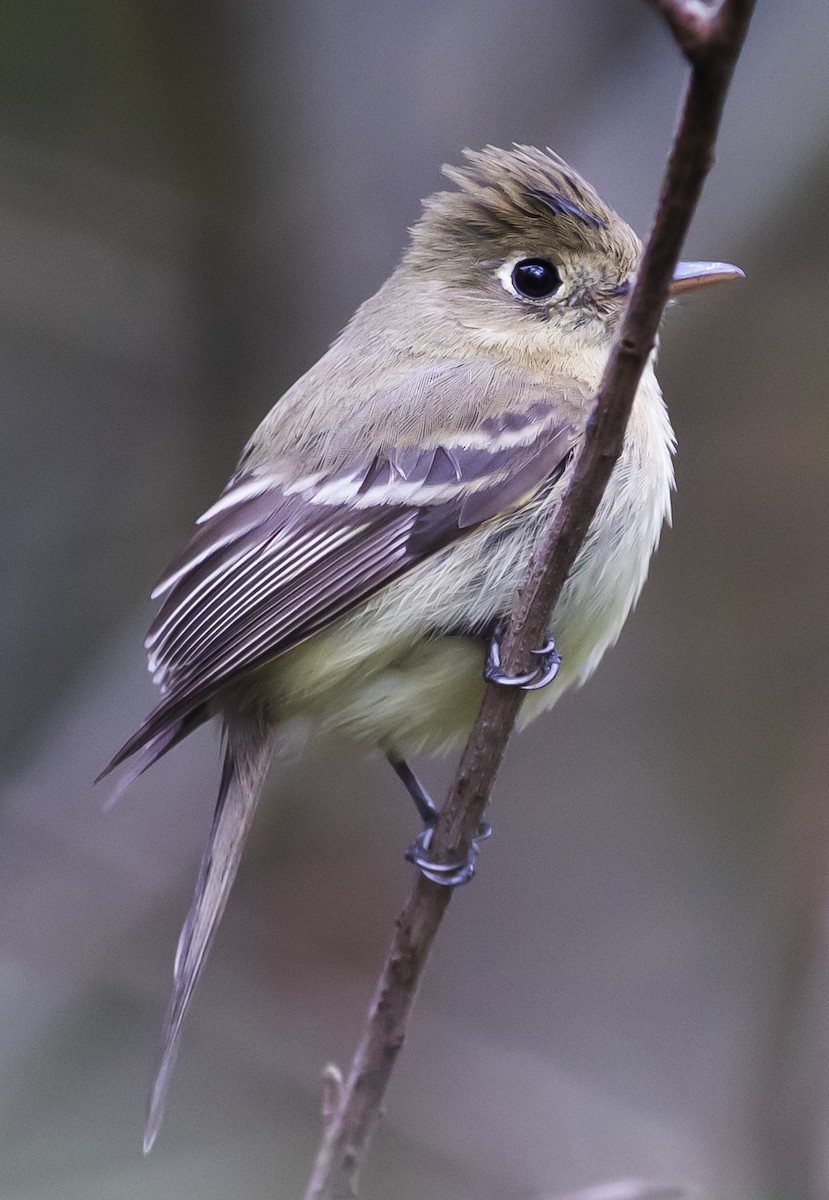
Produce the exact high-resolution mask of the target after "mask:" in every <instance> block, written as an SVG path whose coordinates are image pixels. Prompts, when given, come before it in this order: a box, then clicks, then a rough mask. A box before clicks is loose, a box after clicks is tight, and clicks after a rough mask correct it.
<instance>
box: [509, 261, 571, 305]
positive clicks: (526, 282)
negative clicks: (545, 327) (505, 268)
mask: <svg viewBox="0 0 829 1200" xmlns="http://www.w3.org/2000/svg"><path fill="white" fill-rule="evenodd" d="M512 286H513V287H514V288H515V290H516V292H518V295H519V296H526V297H527V299H528V300H543V299H544V298H545V297H546V296H552V295H553V293H554V292H557V291H558V289H559V288H560V287H561V276H560V275H559V273H558V271H557V270H556V269H555V267H554V266H553V264H552V263H551V262H547V260H546V258H522V259H521V261H520V262H517V263H516V264H515V266H514V267H513V268H512Z"/></svg>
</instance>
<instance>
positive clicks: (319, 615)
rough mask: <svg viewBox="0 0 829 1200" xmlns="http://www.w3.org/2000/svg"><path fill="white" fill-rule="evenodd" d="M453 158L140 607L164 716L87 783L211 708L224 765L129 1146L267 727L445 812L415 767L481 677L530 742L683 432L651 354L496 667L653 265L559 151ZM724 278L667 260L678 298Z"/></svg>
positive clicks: (233, 844) (654, 522)
mask: <svg viewBox="0 0 829 1200" xmlns="http://www.w3.org/2000/svg"><path fill="white" fill-rule="evenodd" d="M464 153H465V156H466V160H467V162H466V164H465V165H464V166H463V167H459V168H455V167H444V174H445V175H446V176H447V177H448V179H449V181H450V183H451V184H452V185H454V186H453V188H452V190H446V191H441V192H438V193H437V194H435V195H433V196H430V197H429V198H428V199H427V200H425V201H424V211H423V214H422V216H421V218H420V220H419V221H418V222H417V224H416V225H415V226H414V228H413V229H412V230H411V240H410V244H409V246H408V249H407V250H406V252H405V253H404V255H403V258H402V261H401V262H400V265H399V266H398V267H397V269H396V270H395V271H394V272H393V274H392V275H391V277H390V278H389V279H388V280H387V281H386V283H384V284H383V286H382V287H381V288H380V290H379V291H378V292H377V293H376V295H374V296H372V297H371V298H370V299H369V300H367V301H366V302H365V303H364V304H363V305H362V306H361V307H360V308H359V309H358V310H357V312H356V313H355V315H354V316H353V318H352V319H351V321H350V322H349V324H348V325H347V327H346V328H345V330H344V331H343V333H342V334H340V336H339V337H338V338H337V340H336V341H335V342H334V343H333V345H332V346H331V348H330V349H329V350H328V351H327V353H325V354H324V355H323V357H322V358H321V359H320V360H319V362H317V363H316V365H315V366H313V367H312V368H311V369H310V370H309V371H308V372H307V373H306V374H305V375H304V376H303V377H302V378H301V379H299V380H298V381H297V382H296V383H295V384H294V385H293V387H291V388H290V389H289V390H288V391H287V392H286V393H285V395H284V396H282V398H281V399H280V400H279V401H278V402H277V403H276V404H275V405H274V407H273V408H272V409H271V411H270V412H269V413H268V415H267V416H266V417H265V419H264V421H263V422H262V423H261V425H260V426H259V428H258V429H257V430H256V432H255V433H254V434H253V436H252V438H251V439H250V441H249V442H248V444H247V446H246V447H245V449H244V451H243V453H242V456H241V460H240V462H239V465H238V467H237V469H236V471H235V473H234V474H233V476H232V477H231V479H230V482H229V483H228V485H227V487H226V489H225V491H224V492H223V493H222V495H221V496H220V498H219V499H218V501H217V502H216V503H215V504H214V505H213V506H212V508H210V509H208V511H207V512H206V513H204V515H203V516H202V517H200V518H199V521H198V523H197V529H196V532H195V533H194V534H193V536H192V537H191V539H190V541H189V542H188V544H187V545H186V546H185V548H184V550H183V552H182V553H181V554H180V555H179V556H178V558H176V559H175V560H174V562H173V563H172V564H171V566H170V567H169V569H168V571H167V574H166V575H165V577H164V578H163V580H162V581H161V583H160V584H159V585H158V587H157V588H156V590H155V592H154V593H153V595H154V597H161V598H162V603H161V606H160V608H159V610H158V612H157V614H156V617H155V620H154V621H153V624H152V626H151V628H150V631H149V634H148V636H147V640H146V646H147V650H148V652H149V665H150V670H151V671H152V673H153V678H154V680H155V682H156V683H157V684H158V685H159V687H160V689H161V700H160V702H159V704H158V705H157V707H156V708H154V709H153V710H152V712H151V713H150V714H149V716H148V717H147V719H146V720H145V721H144V723H143V725H142V726H141V728H140V729H139V730H138V731H137V733H135V734H134V735H133V736H132V737H131V738H130V739H129V740H128V741H127V742H126V743H125V745H124V746H123V747H122V748H121V749H120V750H119V751H118V753H117V754H116V755H115V757H114V758H113V760H112V762H111V763H110V764H109V766H108V767H107V768H106V770H105V771H104V772H103V774H104V775H105V774H107V773H108V772H109V771H111V770H112V769H113V768H114V767H116V766H118V765H120V764H121V763H123V762H124V761H125V760H126V759H128V758H130V757H132V756H135V760H134V763H133V764H132V766H131V769H130V771H129V773H128V774H127V775H126V776H125V778H124V779H123V780H122V783H121V787H120V788H119V791H120V790H123V787H124V786H126V785H127V784H128V783H130V782H131V781H132V780H133V779H135V778H136V776H138V775H139V774H140V773H141V772H143V771H144V770H146V769H147V767H149V766H150V765H151V764H152V763H154V762H156V761H157V760H158V759H159V758H161V756H162V755H163V754H166V753H167V751H168V750H170V749H171V748H172V747H173V746H175V745H176V744H177V743H178V742H180V741H181V740H182V738H184V737H186V736H187V734H189V733H191V732H192V731H193V730H194V729H196V728H197V727H198V726H200V725H201V724H203V722H205V721H208V720H210V719H211V718H213V717H218V718H219V720H220V721H221V724H222V731H223V735H224V745H225V750H224V765H223V769H222V775H221V783H220V785H219V796H218V800H217V803H216V808H215V814H214V817H213V824H212V828H211V830H210V836H209V840H208V844H207V848H206V851H205V854H204V857H203V859H202V863H201V868H200V871H199V876H198V881H197V883H196V890H195V896H194V899H193V902H192V906H191V908H190V911H189V913H188V915H187V918H186V920H185V923H184V927H183V929H182V932H181V937H180V940H179V945H178V951H177V954H176V959H175V968H174V988H173V995H172V998H171V1001H170V1007H169V1010H168V1013H167V1019H166V1024H165V1030H164V1039H163V1046H162V1052H161V1058H160V1064H159V1067H158V1072H157V1075H156V1077H155V1082H154V1086H153V1090H152V1094H151V1097H150V1104H149V1114H148V1120H147V1127H146V1134H145V1150H149V1149H150V1147H151V1146H152V1144H153V1141H154V1139H155V1137H156V1134H157V1132H158V1128H159V1125H160V1122H161V1117H162V1112H163V1107H164V1101H165V1097H166V1093H167V1088H168V1085H169V1080H170V1075H171V1071H172V1068H173V1064H174V1061H175V1056H176V1051H177V1047H178V1041H179V1036H180V1031H181V1023H182V1020H183V1018H184V1015H185V1013H186V1011H187V1008H188V1006H189V1004H190V1000H191V998H192V994H193V988H194V986H195V984H196V981H197V979H198V977H199V975H200V973H201V970H202V967H203V965H204V961H205V957H206V955H207V953H208V950H209V949H210V945H211V943H212V940H213V937H214V934H215V932H216V927H217V923H218V921H219V919H220V917H221V915H222V912H223V911H224V908H225V904H226V902H227V897H228V892H229V889H230V887H231V885H232V883H233V879H234V876H235V874H236V870H237V866H238V863H239V858H240V855H241V852H242V847H243V845H244V841H245V838H246V835H247V832H248V829H249V827H250V823H251V819H252V817H253V813H254V809H255V806H256V803H257V800H258V798H259V793H260V791H261V790H262V786H263V783H264V780H265V775H266V772H267V769H268V765H269V762H270V759H271V755H272V752H273V750H274V748H275V747H276V745H277V744H278V742H279V738H280V729H281V728H282V727H283V726H284V724H285V723H286V722H287V721H288V720H290V719H292V718H294V717H297V716H302V717H304V718H308V719H310V721H311V722H312V723H313V724H314V725H316V726H317V727H318V728H320V729H321V730H323V731H327V730H337V731H338V732H339V733H343V734H345V735H347V736H350V737H353V738H355V739H358V740H360V741H364V742H368V743H369V744H370V745H372V746H374V747H378V748H379V749H380V750H382V752H383V753H384V754H385V755H386V756H387V757H388V759H389V761H390V763H391V764H392V766H393V767H394V769H395V770H396V772H397V774H398V775H399V776H400V778H401V779H402V781H403V783H404V784H405V785H406V787H407V789H408V791H409V792H410V794H411V795H412V797H413V799H414V800H415V802H416V804H417V806H418V810H419V812H420V814H421V816H422V818H423V821H424V831H425V832H428V830H430V829H431V827H432V826H433V825H434V822H435V819H436V815H437V814H436V810H435V808H434V805H433V804H432V802H431V800H430V798H429V796H428V794H427V793H426V791H425V789H424V788H423V787H422V786H421V784H420V782H419V781H418V780H417V778H416V776H415V775H414V773H413V772H412V771H411V769H410V767H409V766H408V762H407V758H408V757H409V756H410V755H412V754H415V753H429V754H436V753H441V752H444V751H447V750H449V749H451V748H453V747H456V746H458V745H460V744H462V743H463V741H464V739H465V738H466V736H467V735H468V732H469V730H470V728H471V726H472V723H473V721H474V718H475V715H476V713H477V710H478V708H479V705H480V703H481V699H482V696H483V689H484V687H485V679H490V680H493V681H495V682H498V683H501V684H504V685H505V686H519V687H523V688H525V689H527V690H528V691H529V693H530V694H529V696H528V698H527V702H526V703H525V704H524V706H523V708H522V711H521V718H520V719H521V724H522V725H523V724H526V723H527V722H528V721H530V720H532V719H533V718H534V717H537V716H538V715H539V713H540V712H542V711H543V710H544V709H547V708H549V707H550V706H551V705H552V704H554V703H555V701H556V700H557V699H558V697H559V696H560V695H561V694H562V692H564V691H565V690H566V688H568V687H569V686H570V685H571V684H574V683H580V682H582V681H583V680H585V679H586V678H587V677H588V676H589V675H590V674H591V672H592V671H593V670H594V669H595V667H596V666H597V664H598V662H599V660H600V659H601V657H602V655H603V654H604V652H605V650H606V649H607V648H608V646H610V645H611V644H612V643H613V642H614V641H615V640H616V638H617V636H618V634H619V632H620V630H621V628H622V625H623V623H624V621H625V618H626V617H627V614H628V612H629V611H630V609H631V607H632V605H633V604H634V602H635V601H636V598H637V597H638V595H639V592H640V590H641V588H642V585H643V583H644V581H645V576H646V574H647V570H648V564H649V561H650V558H651V555H652V553H653V551H654V549H655V548H656V545H657V542H658V540H659V534H660V530H661V527H662V524H663V522H664V521H665V520H666V519H667V518H668V517H669V513H670V493H671V489H672V486H673V471H672V454H673V449H674V437H673V432H672V430H671V425H670V422H669V419H668V415H667V412H666V409H665V405H664V403H663V400H662V394H661V392H660V389H659V385H658V383H657V381H656V377H655V375H654V371H653V359H651V361H650V362H649V363H648V365H647V366H646V368H645V371H644V374H643V376H642V381H641V383H640V385H639V389H638V392H637V394H636V399H635V402H634V405H633V411H632V414H631V418H630V423H629V426H628V430H627V434H626V438H625V445H624V450H623V453H622V456H621V458H620V460H619V462H618V463H617V465H616V467H615V470H614V471H613V474H612V477H611V480H610V483H609V486H608V488H607V491H606V493H605V495H604V498H603V500H602V502H601V505H600V507H599V510H598V512H597V514H596V516H595V518H594V520H593V523H592V525H591V527H590V530H589V533H588V536H587V539H586V541H585V543H584V546H583V547H582V550H581V552H580V554H579V556H578V558H577V560H576V563H575V565H574V567H573V570H572V572H571V574H570V577H569V579H568V581H567V583H566V585H565V588H564V590H563V592H562V594H561V598H560V600H559V602H558V604H557V605H556V608H555V611H554V612H553V613H552V614H551V619H550V638H549V640H548V641H547V643H546V644H545V645H544V646H543V647H540V648H539V650H538V652H537V653H538V658H537V664H538V665H537V669H536V670H534V671H530V672H528V673H527V674H525V675H522V676H518V677H510V676H507V675H505V674H504V673H503V671H502V670H501V668H500V662H499V655H498V631H499V626H500V623H501V622H502V621H503V620H504V618H506V617H507V616H508V615H509V613H510V610H511V608H512V605H513V601H514V598H515V595H516V589H517V587H518V585H519V584H520V582H521V580H522V577H523V575H524V573H525V571H526V567H527V564H528V562H529V558H530V555H531V553H532V550H533V548H534V546H535V544H536V542H537V539H538V537H539V535H540V533H541V531H542V530H543V529H544V528H545V526H546V525H547V523H548V521H549V519H550V516H551V513H552V512H553V510H554V509H555V506H556V504H557V503H558V501H559V499H560V497H561V495H562V492H563V490H564V488H565V487H566V485H567V482H568V478H569V475H570V472H571V469H572V463H573V459H574V455H575V453H576V451H577V450H578V447H579V444H580V441H581V439H582V437H583V434H584V429H585V421H586V418H587V416H588V414H589V412H590V408H591V404H592V401H593V398H594V395H595V392H596V388H597V386H598V383H599V379H600V377H601V374H602V370H603V368H604V366H605V363H606V361H607V358H608V355H609V352H610V349H611V344H612V341H613V337H614V333H615V331H616V328H617V325H618V323H619V318H620V315H621V312H622V309H623V307H624V304H625V300H626V297H627V294H628V292H629V290H630V288H631V284H632V281H633V279H634V277H635V273H636V268H637V264H638V262H639V259H640V255H641V250H642V247H641V243H640V241H639V239H638V238H637V237H636V235H635V234H634V233H633V231H632V230H631V229H630V227H629V226H628V225H627V224H625V222H624V221H623V220H622V219H621V218H620V217H619V216H617V214H616V213H615V212H613V210H612V209H610V208H609V207H608V206H607V205H606V204H604V203H603V202H602V201H601V199H600V198H599V196H598V195H597V194H596V192H595V191H594V190H593V188H592V187H590V185H589V184H588V183H586V182H585V180H584V179H582V178H581V177H580V176H579V175H578V174H577V173H576V172H575V171H574V170H572V169H571V168H570V167H569V166H568V165H567V164H566V163H565V162H564V161H563V160H562V159H561V158H559V157H558V156H557V155H555V154H553V153H552V152H551V151H547V152H542V151H540V150H537V149H535V148H533V147H530V146H514V147H513V148H512V149H511V150H500V149H497V148H495V147H493V146H487V147H486V148H485V149H484V150H482V151H479V152H473V151H469V150H467V151H465V152H464ZM741 274H742V272H740V271H739V270H738V269H737V268H735V267H732V266H730V265H728V264H724V263H680V265H679V267H678V269H677V272H676V275H675V276H674V283H673V286H672V292H673V293H678V292H684V291H690V290H691V289H693V288H697V287H701V286H703V285H705V284H709V283H714V282H717V281H720V280H725V279H733V278H735V277H736V276H739V275H741ZM488 832H489V830H488V829H486V828H485V829H482V831H481V834H482V836H485V835H486V833H488ZM427 848H428V839H426V840H424V839H423V837H421V839H420V840H419V842H418V843H416V845H415V847H414V848H413V849H412V850H411V851H410V857H411V858H412V860H413V861H414V862H415V863H416V864H417V865H418V866H419V867H420V869H421V870H422V871H423V872H424V874H426V875H427V876H428V877H429V878H431V879H433V880H435V881H436V882H439V883H444V884H448V885H454V884H457V883H462V882H465V880H466V879H468V878H469V877H470V875H471V874H472V870H473V869H474V857H475V855H476V854H477V846H475V847H473V857H472V858H471V859H470V861H469V862H467V863H463V864H450V866H449V867H445V866H439V865H437V864H435V863H431V862H429V860H428V855H427V853H426V850H427Z"/></svg>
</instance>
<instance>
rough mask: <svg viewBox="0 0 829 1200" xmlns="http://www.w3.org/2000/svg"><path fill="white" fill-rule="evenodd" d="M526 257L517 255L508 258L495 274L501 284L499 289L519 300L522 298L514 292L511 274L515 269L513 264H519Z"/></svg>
mask: <svg viewBox="0 0 829 1200" xmlns="http://www.w3.org/2000/svg"><path fill="white" fill-rule="evenodd" d="M526 257H527V256H526V254H519V255H517V256H516V257H515V258H508V259H507V261H506V262H505V263H504V264H503V265H502V266H500V267H499V268H498V271H497V272H496V273H497V275H498V279H499V281H500V283H501V287H502V288H503V289H504V291H505V292H509V294H510V295H511V296H517V297H518V299H519V300H520V299H522V297H521V296H519V294H518V292H517V291H516V290H515V284H514V283H513V282H512V272H513V270H514V269H515V264H516V263H520V262H521V260H522V259H523V258H526Z"/></svg>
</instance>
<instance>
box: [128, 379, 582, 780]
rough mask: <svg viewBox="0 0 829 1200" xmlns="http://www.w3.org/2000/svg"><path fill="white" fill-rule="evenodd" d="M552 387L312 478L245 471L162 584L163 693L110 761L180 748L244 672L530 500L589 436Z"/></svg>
mask: <svg viewBox="0 0 829 1200" xmlns="http://www.w3.org/2000/svg"><path fill="white" fill-rule="evenodd" d="M401 386H403V385H401ZM553 390H554V389H552V388H550V389H546V396H545V397H544V398H542V399H539V398H538V392H539V389H538V388H537V386H536V387H534V389H533V391H532V392H531V393H530V397H529V399H530V401H531V402H529V403H527V404H526V405H525V406H524V407H523V409H522V410H518V411H517V410H515V409H511V410H510V411H507V412H504V413H502V414H501V415H499V416H496V417H491V418H488V419H486V420H484V421H480V422H479V423H478V424H477V425H476V426H475V427H474V429H471V430H469V431H467V432H455V433H451V434H447V435H445V436H443V437H442V438H441V439H440V440H439V441H437V440H433V444H430V445H428V446H424V445H408V446H402V447H397V448H391V449H387V450H383V451H380V452H378V453H370V452H366V453H362V454H361V453H359V452H358V453H354V454H352V456H351V457H350V458H348V459H346V461H341V462H340V463H339V464H338V465H337V466H336V467H333V468H329V469H323V468H320V469H319V470H315V471H312V472H310V473H309V474H307V475H305V476H299V475H298V474H297V467H296V462H295V461H291V460H290V459H289V458H286V459H284V460H281V461H277V462H276V464H275V465H274V466H273V467H269V468H268V469H261V468H259V469H255V470H252V471H249V472H242V473H240V474H239V475H237V476H236V477H235V478H234V479H233V480H232V481H231V483H230V485H229V486H228V488H227V490H226V491H225V492H224V494H223V495H222V496H221V498H220V499H219V501H218V502H217V503H216V504H215V505H214V506H213V507H212V508H211V509H209V510H208V512H206V513H205V514H204V516H203V517H201V519H200V521H199V528H198V530H197V532H196V533H195V535H194V536H193V538H192V539H191V541H190V542H189V544H188V545H187V546H186V548H185V549H184V551H183V553H182V554H181V555H180V556H179V557H178V558H177V559H176V560H175V561H174V562H173V563H172V564H171V566H170V568H169V570H168V572H167V574H166V576H165V577H164V579H163V580H162V582H161V583H160V584H159V586H158V588H157V589H156V591H155V593H154V595H156V596H163V597H164V600H163V603H162V605H161V608H160V610H159V612H158V614H157V616H156V618H155V621H154V622H153V624H152V627H151V628H150V631H149V634H148V636H147V641H146V645H147V649H148V652H149V663H150V669H151V670H152V672H153V675H154V678H155V680H156V682H157V683H158V684H159V685H160V687H161V691H162V696H163V699H162V701H161V703H160V704H159V706H158V707H157V708H156V709H155V710H154V711H153V712H152V713H151V714H150V716H149V717H148V718H147V721H146V722H145V723H144V725H143V726H142V728H141V729H140V730H139V731H138V732H137V733H136V734H135V735H134V737H133V738H131V739H130V741H129V742H127V743H126V745H125V746H124V747H123V748H122V749H121V750H120V751H119V753H118V755H116V758H115V759H114V760H113V762H112V763H111V764H110V766H115V765H117V764H118V763H119V762H122V761H123V760H124V759H125V758H127V757H129V755H130V754H132V753H134V752H135V751H136V750H137V749H139V748H141V747H142V746H146V745H147V743H148V742H150V741H151V739H157V741H158V744H159V747H160V746H161V745H162V743H163V749H167V748H169V747H168V743H167V740H165V739H170V740H169V744H170V745H172V744H173V741H174V740H178V736H180V735H179V733H178V730H179V729H180V728H181V727H182V722H186V720H187V718H188V716H189V715H190V714H192V713H194V711H196V710H198V709H200V708H203V706H204V704H205V702H206V701H208V700H209V699H210V698H211V697H212V696H214V695H215V694H216V693H217V692H218V691H220V690H221V689H222V688H224V687H225V686H227V685H228V684H229V683H230V682H232V681H233V680H235V679H237V678H238V677H239V676H240V675H242V674H244V673H246V672H248V671H250V670H251V669H253V668H256V667H258V666H260V665H261V664H262V663H264V662H266V661H267V660H268V659H271V658H273V657H274V656H276V655H278V654H281V653H283V652H284V651H285V650H288V649H290V648H291V647H292V646H295V645H296V644H297V643H298V642H301V641H302V640H304V639H305V638H307V637H309V636H310V635H311V634H313V633H315V632H316V631H318V630H319V629H321V628H323V627H324V626H326V625H328V624H329V623H330V622H332V621H334V620H336V619H337V618H338V617H341V616H342V615H343V614H345V613H347V612H348V611H349V610H350V609H352V608H353V607H354V606H355V605H357V604H359V603H360V602H361V601H362V600H364V599H366V598H367V597H368V596H370V595H371V594H372V593H374V592H376V591H377V590H378V589H380V588H382V587H384V586H385V585H387V584H388V583H390V582H391V581H392V580H394V579H396V578H397V577H398V576H400V575H402V574H403V573H404V572H406V571H408V570H410V569H411V568H412V567H415V566H416V565H417V564H418V563H420V562H422V561H423V560H424V559H425V558H427V557H429V556H430V555H432V554H434V553H436V552H437V551H439V550H441V549H443V548H444V547H446V546H448V545H449V544H450V543H452V542H453V541H455V540H457V539H458V538H461V537H462V536H464V535H465V534H467V533H469V532H471V531H472V530H473V529H475V528H477V527H478V526H480V525H481V524H483V523H484V522H486V521H489V520H491V519H492V518H493V517H496V516H498V515H499V514H503V513H505V512H509V511H511V510H514V509H516V508H519V507H521V506H522V505H523V504H524V503H526V502H528V501H529V500H530V499H531V498H532V496H533V495H534V494H535V493H536V492H537V491H538V490H539V488H541V487H542V486H543V485H544V484H545V483H548V482H549V480H550V479H551V478H552V477H555V476H557V474H560V473H561V472H563V470H564V468H565V466H566V463H567V460H568V457H569V455H570V453H571V451H572V449H573V447H574V445H575V443H576V442H577V440H578V438H579V436H580V429H579V423H578V421H577V420H576V419H575V417H574V416H573V413H574V405H573V403H572V396H571V397H570V400H571V403H570V404H569V405H566V404H565V405H563V404H562V392H559V393H558V394H556V395H551V394H550V393H551V392H552V391H553ZM571 390H572V389H571ZM563 412H564V413H566V416H565V417H564V418H563V416H562V413H563ZM163 749H162V751H161V752H163ZM154 757H157V755H154Z"/></svg>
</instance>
